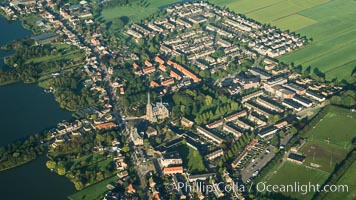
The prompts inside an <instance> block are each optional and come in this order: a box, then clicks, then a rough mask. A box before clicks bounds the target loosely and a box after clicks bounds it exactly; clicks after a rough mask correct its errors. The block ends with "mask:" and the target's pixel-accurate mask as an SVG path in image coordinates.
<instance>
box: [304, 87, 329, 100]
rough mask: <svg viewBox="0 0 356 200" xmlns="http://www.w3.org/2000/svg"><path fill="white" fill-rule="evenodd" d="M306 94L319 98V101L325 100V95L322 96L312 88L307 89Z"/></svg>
mask: <svg viewBox="0 0 356 200" xmlns="http://www.w3.org/2000/svg"><path fill="white" fill-rule="evenodd" d="M305 95H307V96H308V97H311V98H313V99H315V100H317V101H319V102H323V101H325V97H324V96H322V95H320V94H317V93H315V92H313V91H311V90H307V91H306V93H305Z"/></svg>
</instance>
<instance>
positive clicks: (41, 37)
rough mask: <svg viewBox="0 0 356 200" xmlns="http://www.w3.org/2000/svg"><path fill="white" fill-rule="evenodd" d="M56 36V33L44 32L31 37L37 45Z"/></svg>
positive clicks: (47, 41) (50, 40)
mask: <svg viewBox="0 0 356 200" xmlns="http://www.w3.org/2000/svg"><path fill="white" fill-rule="evenodd" d="M57 38H58V35H57V34H55V33H44V34H41V35H37V36H33V37H32V39H33V40H34V41H35V43H36V44H37V45H40V44H47V43H50V42H52V41H53V40H55V39H57Z"/></svg>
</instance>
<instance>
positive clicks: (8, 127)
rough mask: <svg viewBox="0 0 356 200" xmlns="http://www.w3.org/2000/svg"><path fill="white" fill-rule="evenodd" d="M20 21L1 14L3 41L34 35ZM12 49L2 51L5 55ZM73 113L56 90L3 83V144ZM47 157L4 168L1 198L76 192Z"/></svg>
mask: <svg viewBox="0 0 356 200" xmlns="http://www.w3.org/2000/svg"><path fill="white" fill-rule="evenodd" d="M31 35H32V33H31V31H29V30H26V29H24V28H22V27H21V23H20V22H19V21H12V22H9V21H7V20H6V19H5V18H4V17H2V16H0V45H2V44H6V43H8V42H11V41H13V40H16V39H21V38H24V37H29V36H31ZM11 53H12V52H1V51H0V58H1V61H0V68H4V67H6V66H4V64H3V62H2V58H3V57H4V56H6V55H10V54H11ZM71 118H72V116H71V113H70V112H67V111H65V110H63V109H61V108H60V107H59V105H58V103H57V102H56V101H55V99H54V96H53V94H47V93H45V92H44V91H43V89H42V88H40V87H39V86H37V85H36V84H24V83H17V84H12V85H7V86H0V127H1V129H0V146H3V145H6V144H8V143H11V142H13V141H15V140H17V139H21V138H24V137H26V136H29V135H31V134H34V133H37V132H41V131H43V130H44V129H48V128H51V127H54V126H56V124H57V123H58V122H61V121H63V120H69V119H71ZM45 162H46V157H44V156H43V157H40V158H39V159H37V160H35V161H33V162H30V163H28V164H25V165H22V166H19V167H17V168H14V169H11V170H8V171H5V172H0V199H4V200H7V199H13V200H20V199H21V200H22V199H52V200H53V199H54V200H56V199H58V200H59V199H66V197H67V196H68V195H70V194H72V193H74V192H75V189H74V186H73V184H72V183H71V182H70V181H69V180H68V179H66V178H65V177H61V176H59V175H57V174H55V173H52V172H50V171H49V170H48V169H47V168H46V166H45Z"/></svg>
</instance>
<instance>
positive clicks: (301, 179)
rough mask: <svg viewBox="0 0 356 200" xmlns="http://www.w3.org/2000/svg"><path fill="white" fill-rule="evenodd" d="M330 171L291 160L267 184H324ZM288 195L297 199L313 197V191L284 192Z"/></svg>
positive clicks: (304, 199)
mask: <svg viewBox="0 0 356 200" xmlns="http://www.w3.org/2000/svg"><path fill="white" fill-rule="evenodd" d="M328 176H329V173H327V172H323V171H320V170H316V169H311V168H307V167H305V166H303V165H297V164H294V163H291V162H288V161H287V162H285V163H284V164H283V166H282V167H281V168H280V169H279V170H278V172H277V173H275V174H274V175H272V177H271V179H269V180H268V181H267V184H271V185H288V184H291V185H294V184H295V183H299V185H302V184H308V183H309V182H310V183H311V184H323V183H324V181H325V180H326V179H327V178H328ZM283 194H284V195H286V196H291V197H294V198H297V199H303V200H306V199H311V198H312V196H313V193H312V192H310V193H307V194H305V195H303V194H302V193H301V192H288V193H287V192H286V193H283Z"/></svg>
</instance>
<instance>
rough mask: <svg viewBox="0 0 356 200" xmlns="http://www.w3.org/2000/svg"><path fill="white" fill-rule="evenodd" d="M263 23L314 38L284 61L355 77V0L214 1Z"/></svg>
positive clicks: (329, 75)
mask: <svg viewBox="0 0 356 200" xmlns="http://www.w3.org/2000/svg"><path fill="white" fill-rule="evenodd" d="M210 2H212V3H215V4H217V5H220V6H226V7H228V8H230V9H231V10H234V11H236V12H238V13H243V14H245V15H246V16H247V17H250V18H253V19H255V20H257V21H260V22H262V23H269V24H271V25H275V26H278V27H280V28H282V29H288V30H292V31H296V32H297V33H299V34H301V35H305V36H307V37H308V38H313V40H312V43H311V44H309V45H308V46H306V47H304V48H302V49H300V50H297V51H295V52H292V53H290V54H287V55H285V56H282V57H281V58H280V60H281V61H283V62H286V63H292V62H293V63H294V64H295V65H299V64H301V65H302V66H304V67H307V66H311V67H313V68H318V69H320V70H321V71H322V72H324V73H325V75H326V79H327V80H331V79H334V78H337V80H339V81H340V80H342V79H345V80H348V81H350V80H353V79H352V77H351V74H352V71H353V70H354V69H355V67H356V57H355V55H354V52H356V38H355V37H354V35H356V29H355V27H356V24H355V23H354V19H355V18H356V12H354V9H355V8H356V1H353V0H333V1H330V0H317V1H311V0H302V1H297V2H296V1H292V0H288V1H283V0H265V1H258V0H237V1H233V0H210ZM330 13H332V14H330Z"/></svg>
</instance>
